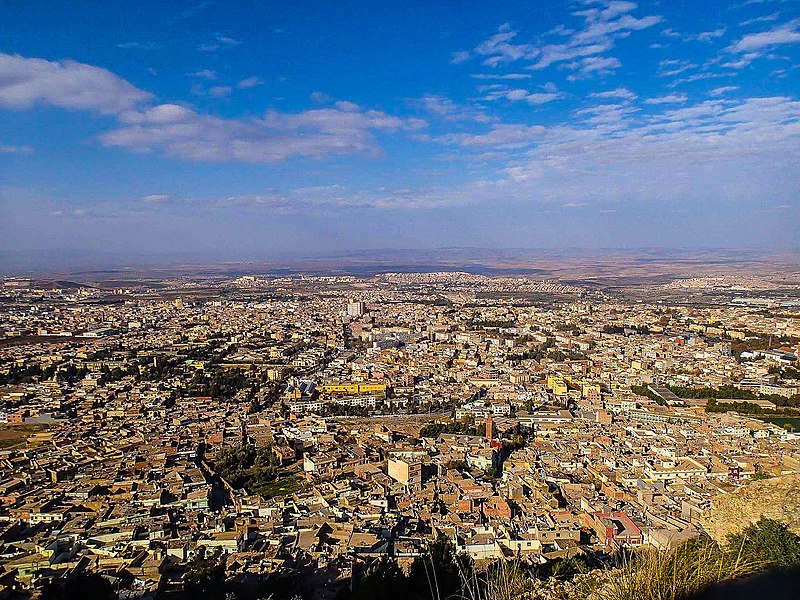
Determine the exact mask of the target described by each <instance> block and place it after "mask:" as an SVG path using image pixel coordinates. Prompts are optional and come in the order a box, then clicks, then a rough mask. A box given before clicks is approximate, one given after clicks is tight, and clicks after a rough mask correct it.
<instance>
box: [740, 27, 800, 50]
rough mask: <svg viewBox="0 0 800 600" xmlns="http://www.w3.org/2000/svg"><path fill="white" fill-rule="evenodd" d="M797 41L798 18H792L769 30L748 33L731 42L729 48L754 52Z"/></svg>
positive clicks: (798, 38) (798, 30)
mask: <svg viewBox="0 0 800 600" xmlns="http://www.w3.org/2000/svg"><path fill="white" fill-rule="evenodd" d="M797 43H800V19H794V20H792V21H789V22H788V23H786V24H784V25H781V26H779V27H775V28H774V29H771V30H769V31H762V32H760V33H749V34H747V35H745V36H744V37H743V38H742V39H740V40H739V41H738V42H736V43H734V44H732V45H731V46H730V47H729V50H730V51H732V52H755V51H758V50H761V49H763V48H768V47H771V46H778V45H781V44H797Z"/></svg>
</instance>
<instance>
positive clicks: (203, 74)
mask: <svg viewBox="0 0 800 600" xmlns="http://www.w3.org/2000/svg"><path fill="white" fill-rule="evenodd" d="M188 75H189V76H191V77H197V78H199V79H205V80H206V81H213V80H215V79H216V78H217V73H216V71H212V70H211V69H200V70H199V71H195V72H194V73H188Z"/></svg>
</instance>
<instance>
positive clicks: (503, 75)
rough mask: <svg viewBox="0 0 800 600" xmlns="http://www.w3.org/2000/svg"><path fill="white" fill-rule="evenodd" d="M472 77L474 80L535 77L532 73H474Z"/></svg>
mask: <svg viewBox="0 0 800 600" xmlns="http://www.w3.org/2000/svg"><path fill="white" fill-rule="evenodd" d="M470 77H472V78H473V79H494V80H498V79H499V80H515V79H530V78H531V77H533V75H531V74H530V73H473V74H472V75H470Z"/></svg>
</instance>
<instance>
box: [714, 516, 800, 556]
mask: <svg viewBox="0 0 800 600" xmlns="http://www.w3.org/2000/svg"><path fill="white" fill-rule="evenodd" d="M728 546H729V547H730V548H731V550H733V551H737V550H738V549H740V548H741V549H742V551H744V552H746V553H748V554H752V555H753V557H754V558H756V559H757V560H761V561H764V562H765V563H767V564H768V565H771V566H778V567H786V566H789V565H797V564H800V536H798V535H797V534H796V533H794V532H792V531H790V530H789V529H788V528H787V527H786V525H784V524H783V523H781V522H780V521H776V520H774V519H767V518H765V517H761V518H760V519H759V520H758V521H757V522H755V523H753V524H751V525H748V526H747V527H745V528H744V529H743V530H742V532H741V533H736V534H732V535H729V536H728Z"/></svg>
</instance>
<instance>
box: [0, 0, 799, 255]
mask: <svg viewBox="0 0 800 600" xmlns="http://www.w3.org/2000/svg"><path fill="white" fill-rule="evenodd" d="M118 4H121V3H109V2H107V1H106V2H86V1H85V2H81V1H76V2H69V3H66V2H44V1H40V2H22V1H21V0H19V1H15V0H12V1H10V2H5V3H3V26H2V27H0V251H8V250H16V251H20V250H21V251H27V250H65V251H83V250H89V251H98V250H108V251H114V252H123V253H124V252H139V253H141V252H153V253H169V252H198V253H205V254H206V255H208V256H216V257H219V258H236V257H240V256H241V257H264V258H267V257H270V256H278V255H315V254H316V255H319V254H335V253H339V252H346V251H349V250H353V249H367V248H433V247H443V246H473V247H489V248H514V247H524V248H539V247H574V246H577V247H586V248H605V247H615V248H618V247H643V246H649V247H652V246H661V247H674V248H675V247H676V248H685V247H701V246H705V247H708V246H729V247H757V248H776V249H794V250H797V249H800V232H799V231H800V230H799V229H798V226H799V225H800V1H798V0H749V1H748V0H742V1H738V2H737V1H736V0H732V1H729V2H724V1H719V0H704V1H703V2H698V1H696V0H691V1H681V0H669V1H666V0H663V1H660V2H657V1H647V2H645V1H642V2H638V3H637V2H628V1H607V0H601V1H592V0H576V1H573V2H567V1H562V0H558V1H556V0H550V1H548V0H538V1H533V0H528V1H525V2H502V3H500V2H485V3H464V2H461V1H447V0H441V1H438V2H403V1H402V0H398V1H397V2H392V3H367V2H347V1H337V2H304V1H302V0H297V1H293V2H271V3H265V2H256V1H246V0H241V1H236V2H233V1H231V2H222V1H211V0H203V1H198V0H177V1H175V2H152V3H150V2H146V1H142V2H137V3H127V6H126V7H121V6H117V5H118ZM477 4H481V6H474V5H477Z"/></svg>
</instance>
